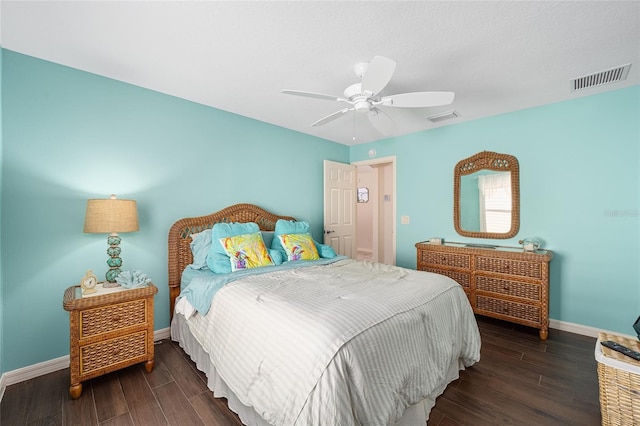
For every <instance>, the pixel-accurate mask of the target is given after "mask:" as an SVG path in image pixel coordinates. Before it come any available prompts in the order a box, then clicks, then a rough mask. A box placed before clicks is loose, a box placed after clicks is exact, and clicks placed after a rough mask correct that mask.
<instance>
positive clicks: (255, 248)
mask: <svg viewBox="0 0 640 426" xmlns="http://www.w3.org/2000/svg"><path fill="white" fill-rule="evenodd" d="M220 243H221V244H222V247H223V248H224V251H225V252H226V253H227V255H229V258H230V259H231V271H232V272H233V271H239V270H241V269H250V268H259V267H261V266H269V265H273V260H271V256H269V251H268V250H267V247H266V246H265V245H264V241H263V240H262V234H260V232H255V233H252V234H242V235H236V236H234V237H225V238H220Z"/></svg>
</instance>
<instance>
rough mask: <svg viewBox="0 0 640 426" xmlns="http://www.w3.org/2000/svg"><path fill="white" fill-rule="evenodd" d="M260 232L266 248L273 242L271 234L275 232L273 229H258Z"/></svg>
mask: <svg viewBox="0 0 640 426" xmlns="http://www.w3.org/2000/svg"><path fill="white" fill-rule="evenodd" d="M260 233H261V234H262V241H264V245H265V246H267V248H269V247H271V245H272V244H273V235H274V234H275V233H274V232H273V231H260Z"/></svg>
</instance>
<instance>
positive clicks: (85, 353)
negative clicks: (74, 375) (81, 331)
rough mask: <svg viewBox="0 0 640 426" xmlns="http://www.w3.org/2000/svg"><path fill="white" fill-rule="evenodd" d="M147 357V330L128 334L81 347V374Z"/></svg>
mask: <svg viewBox="0 0 640 426" xmlns="http://www.w3.org/2000/svg"><path fill="white" fill-rule="evenodd" d="M146 358H147V332H146V331H141V332H139V333H134V334H128V335H126V336H122V337H117V338H115V339H110V340H105V341H102V342H98V343H94V344H92V345H86V346H82V347H81V348H80V374H81V375H84V374H90V373H91V372H93V371H96V370H101V369H104V368H107V367H109V366H113V365H116V364H118V363H122V362H127V361H129V362H131V363H135V362H136V359H138V361H143V360H145V359H146Z"/></svg>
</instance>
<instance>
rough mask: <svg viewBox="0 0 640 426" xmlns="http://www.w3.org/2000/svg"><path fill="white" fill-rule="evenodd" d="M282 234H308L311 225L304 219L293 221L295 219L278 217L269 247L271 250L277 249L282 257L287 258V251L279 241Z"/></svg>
mask: <svg viewBox="0 0 640 426" xmlns="http://www.w3.org/2000/svg"><path fill="white" fill-rule="evenodd" d="M284 234H309V235H311V225H309V222H304V221H300V222H298V221H295V220H284V219H279V220H278V221H277V222H276V228H275V231H274V237H273V241H272V242H271V248H272V249H273V250H278V251H279V252H280V253H281V254H282V259H283V260H286V259H287V252H286V251H285V250H284V247H282V243H281V242H280V235H284Z"/></svg>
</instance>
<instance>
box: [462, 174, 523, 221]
mask: <svg viewBox="0 0 640 426" xmlns="http://www.w3.org/2000/svg"><path fill="white" fill-rule="evenodd" d="M460 226H461V227H462V229H466V230H468V231H476V232H477V231H479V232H499V233H503V232H509V229H510V228H511V173H510V172H494V171H491V170H481V171H479V172H476V173H472V174H470V175H467V176H462V177H461V181H460Z"/></svg>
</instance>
